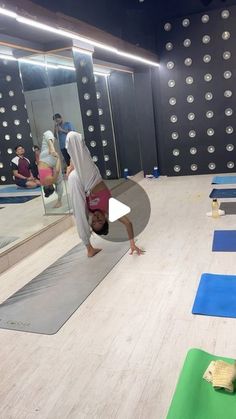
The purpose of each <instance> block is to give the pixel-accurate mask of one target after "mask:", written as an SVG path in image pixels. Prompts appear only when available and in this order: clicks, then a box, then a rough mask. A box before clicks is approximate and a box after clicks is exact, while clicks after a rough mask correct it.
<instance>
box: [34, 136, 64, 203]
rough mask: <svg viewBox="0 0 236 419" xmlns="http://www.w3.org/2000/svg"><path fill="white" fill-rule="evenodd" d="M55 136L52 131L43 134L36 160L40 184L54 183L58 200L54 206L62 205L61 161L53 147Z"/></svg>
mask: <svg viewBox="0 0 236 419" xmlns="http://www.w3.org/2000/svg"><path fill="white" fill-rule="evenodd" d="M54 142H55V138H54V135H53V133H52V131H46V132H44V134H43V141H42V146H41V152H40V155H39V161H38V171H39V178H40V183H41V185H42V186H44V187H45V186H51V185H55V190H56V193H57V195H58V201H57V203H56V204H55V205H54V208H59V207H61V206H62V195H63V177H62V173H61V162H60V158H59V155H58V153H57V152H56V150H55V147H54Z"/></svg>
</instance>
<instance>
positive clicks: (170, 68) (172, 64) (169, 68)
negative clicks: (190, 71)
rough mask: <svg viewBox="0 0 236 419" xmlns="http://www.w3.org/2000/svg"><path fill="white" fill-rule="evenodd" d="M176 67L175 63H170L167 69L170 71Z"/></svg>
mask: <svg viewBox="0 0 236 419" xmlns="http://www.w3.org/2000/svg"><path fill="white" fill-rule="evenodd" d="M174 66H175V63H174V62H173V61H168V63H167V64H166V67H167V68H168V70H172V69H173V68H174Z"/></svg>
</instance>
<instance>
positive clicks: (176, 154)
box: [172, 148, 179, 157]
mask: <svg viewBox="0 0 236 419" xmlns="http://www.w3.org/2000/svg"><path fill="white" fill-rule="evenodd" d="M172 154H173V156H175V157H178V156H179V149H178V148H174V150H173V151H172Z"/></svg>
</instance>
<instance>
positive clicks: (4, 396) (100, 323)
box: [0, 175, 236, 419]
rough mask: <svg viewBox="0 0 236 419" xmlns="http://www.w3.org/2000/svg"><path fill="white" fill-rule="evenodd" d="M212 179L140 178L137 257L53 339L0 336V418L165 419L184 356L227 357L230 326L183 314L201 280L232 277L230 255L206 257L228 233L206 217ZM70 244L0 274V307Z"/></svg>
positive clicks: (235, 333) (231, 352)
mask: <svg viewBox="0 0 236 419" xmlns="http://www.w3.org/2000/svg"><path fill="white" fill-rule="evenodd" d="M211 180H212V176H208V175H207V176H192V177H181V178H160V179H158V180H146V179H144V180H142V182H141V186H143V187H144V188H145V190H146V191H147V193H148V195H149V197H150V200H151V205H152V214H151V219H150V222H149V225H148V226H147V228H146V229H145V231H144V232H143V233H142V234H141V235H140V236H139V239H138V244H139V246H142V247H143V248H145V250H146V253H145V255H143V256H140V257H138V256H133V257H132V256H130V255H129V254H126V255H125V256H124V257H123V258H122V259H121V260H120V261H119V262H118V263H117V265H116V266H115V267H114V268H113V270H112V271H111V272H110V273H109V274H108V275H107V277H106V278H105V279H104V280H103V281H102V282H101V283H100V284H99V285H98V287H97V288H96V289H95V290H94V292H93V293H92V294H90V296H89V297H88V298H87V299H86V301H85V302H84V303H83V304H82V305H81V306H80V307H79V308H78V310H77V311H76V312H75V313H74V314H73V315H72V317H71V318H70V319H69V320H68V321H67V322H66V323H65V324H64V326H63V327H62V328H61V329H60V330H59V332H58V333H57V334H55V335H51V336H49V335H42V334H41V335H39V334H31V333H23V332H15V331H12V330H1V329H0V359H1V364H0V377H1V385H0V418H3V419H34V418H40V419H87V418H94V419H95V418H96V419H98V418H99V419H110V418H111V419H112V418H116V419H117V418H118V419H165V417H166V414H167V411H168V408H169V405H170V402H171V399H172V396H173V392H174V389H175V386H176V382H177V379H178V376H179V374H180V371H181V368H182V365H183V362H184V359H185V357H186V354H187V351H188V350H189V349H190V348H200V349H203V350H205V351H207V352H210V353H212V354H216V355H221V356H222V357H231V358H235V356H236V352H235V348H236V328H235V320H234V319H226V318H217V317H207V316H194V315H192V314H191V309H192V305H193V301H194V298H195V294H196V290H197V287H198V283H199V279H200V276H201V274H202V273H203V272H209V273H215V274H217V273H223V274H232V275H235V274H236V263H235V253H219V252H214V253H213V252H212V251H211V247H212V238H213V232H214V230H215V229H233V228H235V225H236V216H235V215H228V216H225V217H221V218H220V219H212V218H210V217H206V212H207V211H209V210H210V199H209V198H208V195H209V193H210V191H211V190H212V187H211ZM77 243H78V237H77V233H76V230H75V228H71V229H70V230H67V231H66V232H65V233H64V234H62V235H61V236H59V237H58V238H57V239H55V240H54V241H51V242H50V243H48V244H47V245H46V246H44V247H43V248H41V249H39V250H38V251H37V252H35V253H34V254H33V255H32V256H30V257H28V258H26V259H24V260H23V261H22V262H21V263H18V264H17V265H16V266H14V267H13V268H11V269H10V270H8V271H7V272H5V273H4V274H2V275H1V277H0V298H1V301H0V302H3V301H4V300H5V299H6V298H8V297H9V296H10V295H12V294H13V293H14V292H16V291H17V290H18V289H20V288H21V287H23V286H24V285H25V284H26V283H27V282H29V281H30V280H31V279H33V278H34V277H35V276H36V275H38V274H39V273H40V272H42V271H43V270H44V269H45V268H46V267H47V266H49V265H51V264H52V263H53V262H54V261H56V260H57V259H58V258H59V257H61V256H62V255H64V254H65V253H66V252H67V251H69V250H70V249H71V248H73V247H74V246H75V245H76V244H77ZM84 257H86V256H84ZM97 257H99V255H98V256H97ZM41 315H42V316H43V315H44V313H43V312H42V314H41ZM186 391H187V389H186ZM189 419H192V418H189ZM206 419H208V418H206Z"/></svg>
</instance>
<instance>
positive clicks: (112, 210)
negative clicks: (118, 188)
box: [108, 198, 131, 223]
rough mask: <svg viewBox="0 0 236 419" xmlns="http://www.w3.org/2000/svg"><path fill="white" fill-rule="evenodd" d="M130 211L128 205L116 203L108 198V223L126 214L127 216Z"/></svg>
mask: <svg viewBox="0 0 236 419" xmlns="http://www.w3.org/2000/svg"><path fill="white" fill-rule="evenodd" d="M130 211H131V209H130V207H128V205H125V204H122V202H120V201H118V199H115V198H110V199H109V210H108V213H109V221H111V222H112V223H113V222H114V221H116V220H118V219H119V218H121V217H123V216H124V215H126V214H129V212H130Z"/></svg>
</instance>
